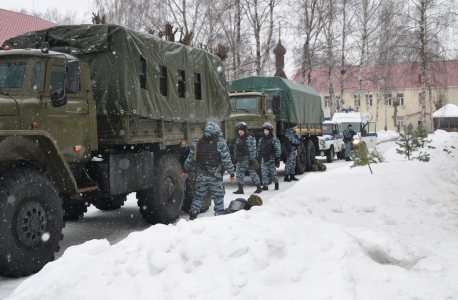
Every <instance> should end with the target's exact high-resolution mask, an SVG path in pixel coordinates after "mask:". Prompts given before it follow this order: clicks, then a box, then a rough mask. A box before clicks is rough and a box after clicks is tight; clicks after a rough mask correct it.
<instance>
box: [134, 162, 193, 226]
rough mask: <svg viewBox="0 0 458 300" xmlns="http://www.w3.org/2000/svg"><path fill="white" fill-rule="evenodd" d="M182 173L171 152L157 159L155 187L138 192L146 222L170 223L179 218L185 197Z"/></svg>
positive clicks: (139, 204)
mask: <svg viewBox="0 0 458 300" xmlns="http://www.w3.org/2000/svg"><path fill="white" fill-rule="evenodd" d="M182 173H183V170H182V168H181V166H180V164H179V162H178V161H177V160H176V159H175V158H174V157H173V156H172V155H171V154H166V155H163V156H161V157H159V158H158V159H157V160H156V161H155V165H154V181H155V182H154V185H153V187H151V188H149V189H146V190H143V191H139V192H137V200H138V201H137V203H138V206H139V207H140V213H141V214H142V216H143V219H145V221H146V222H148V223H150V224H157V223H162V224H169V223H171V222H173V221H175V220H176V219H178V217H179V215H180V211H181V207H182V206H183V198H184V185H183V180H182V179H181V174H182Z"/></svg>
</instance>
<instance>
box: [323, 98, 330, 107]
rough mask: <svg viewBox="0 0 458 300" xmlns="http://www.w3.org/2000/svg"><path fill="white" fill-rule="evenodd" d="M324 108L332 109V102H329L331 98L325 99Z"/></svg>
mask: <svg viewBox="0 0 458 300" xmlns="http://www.w3.org/2000/svg"><path fill="white" fill-rule="evenodd" d="M324 107H331V101H330V100H329V96H325V97H324Z"/></svg>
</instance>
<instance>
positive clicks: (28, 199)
mask: <svg viewBox="0 0 458 300" xmlns="http://www.w3.org/2000/svg"><path fill="white" fill-rule="evenodd" d="M0 178H1V181H0V219H1V220H2V222H0V275H2V276H7V277H20V276H28V275H30V274H33V273H36V272H38V271H40V270H41V269H42V268H43V266H44V265H46V264H47V263H48V262H49V261H52V260H54V253H55V252H57V251H58V250H59V242H60V241H61V240H62V238H63V235H62V228H63V227H64V221H63V210H62V198H61V197H60V196H59V191H58V190H57V188H56V187H55V186H54V184H53V182H52V181H51V180H50V179H49V177H48V176H47V175H46V173H43V172H41V171H39V170H32V169H26V168H16V169H12V170H9V171H6V172H4V173H2V174H1V175H0Z"/></svg>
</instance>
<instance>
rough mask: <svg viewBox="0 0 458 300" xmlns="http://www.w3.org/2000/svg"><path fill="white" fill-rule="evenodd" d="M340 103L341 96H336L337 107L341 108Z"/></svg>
mask: <svg viewBox="0 0 458 300" xmlns="http://www.w3.org/2000/svg"><path fill="white" fill-rule="evenodd" d="M339 103H340V96H336V106H339Z"/></svg>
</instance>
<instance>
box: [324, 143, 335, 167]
mask: <svg viewBox="0 0 458 300" xmlns="http://www.w3.org/2000/svg"><path fill="white" fill-rule="evenodd" d="M334 156H335V153H334V146H331V148H329V151H328V153H327V154H326V161H327V162H328V163H332V160H333V159H334Z"/></svg>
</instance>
